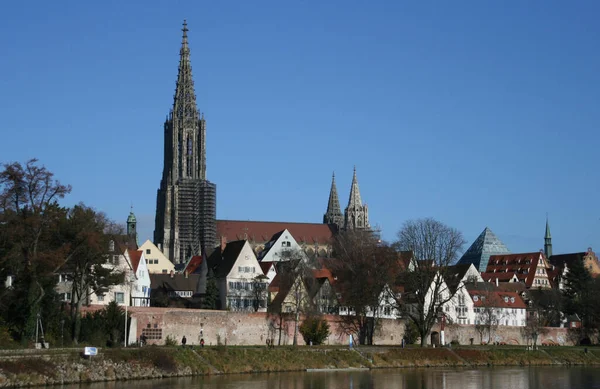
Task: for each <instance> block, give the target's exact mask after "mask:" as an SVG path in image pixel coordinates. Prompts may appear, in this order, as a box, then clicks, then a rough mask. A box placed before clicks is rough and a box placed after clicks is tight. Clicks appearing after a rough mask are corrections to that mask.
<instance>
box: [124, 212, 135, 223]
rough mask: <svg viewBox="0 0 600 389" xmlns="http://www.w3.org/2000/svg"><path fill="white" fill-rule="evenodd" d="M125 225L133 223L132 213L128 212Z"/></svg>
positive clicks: (133, 216)
mask: <svg viewBox="0 0 600 389" xmlns="http://www.w3.org/2000/svg"><path fill="white" fill-rule="evenodd" d="M121 220H123V219H121ZM127 223H135V215H134V214H133V211H131V212H129V216H128V217H127Z"/></svg>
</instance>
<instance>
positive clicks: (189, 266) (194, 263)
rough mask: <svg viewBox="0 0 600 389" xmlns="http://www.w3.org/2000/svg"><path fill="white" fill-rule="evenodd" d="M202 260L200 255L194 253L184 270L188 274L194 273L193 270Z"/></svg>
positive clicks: (196, 268)
mask: <svg viewBox="0 0 600 389" xmlns="http://www.w3.org/2000/svg"><path fill="white" fill-rule="evenodd" d="M202 260H203V258H202V256H201V255H194V256H193V257H192V259H190V261H189V262H188V264H187V266H186V268H185V270H184V272H187V273H188V274H194V272H195V271H196V270H198V268H199V267H200V265H202Z"/></svg>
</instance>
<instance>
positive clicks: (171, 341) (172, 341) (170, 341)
mask: <svg viewBox="0 0 600 389" xmlns="http://www.w3.org/2000/svg"><path fill="white" fill-rule="evenodd" d="M165 346H170V347H173V346H177V339H175V337H173V336H171V335H167V338H166V339H165Z"/></svg>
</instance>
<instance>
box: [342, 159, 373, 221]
mask: <svg viewBox="0 0 600 389" xmlns="http://www.w3.org/2000/svg"><path fill="white" fill-rule="evenodd" d="M344 229H346V230H369V229H371V226H370V225H369V208H368V207H367V205H366V204H364V205H363V203H362V200H361V198H360V190H359V189H358V179H357V178H356V166H355V167H354V176H353V177H352V186H351V187H350V198H349V199H348V206H347V207H346V210H345V211H344Z"/></svg>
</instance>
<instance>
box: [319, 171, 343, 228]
mask: <svg viewBox="0 0 600 389" xmlns="http://www.w3.org/2000/svg"><path fill="white" fill-rule="evenodd" d="M323 223H324V224H335V225H336V226H337V228H338V229H341V228H342V226H343V225H344V216H343V215H342V208H341V207H340V199H339V198H338V193H337V186H336V185H335V173H333V176H332V178H331V190H330V191H329V202H328V203H327V212H325V215H323Z"/></svg>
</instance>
